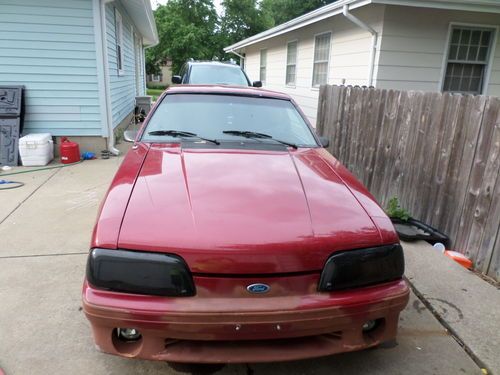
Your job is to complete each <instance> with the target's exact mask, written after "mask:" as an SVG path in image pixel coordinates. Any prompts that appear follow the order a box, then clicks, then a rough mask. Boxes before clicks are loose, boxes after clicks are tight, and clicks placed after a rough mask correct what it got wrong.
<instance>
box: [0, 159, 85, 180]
mask: <svg viewBox="0 0 500 375" xmlns="http://www.w3.org/2000/svg"><path fill="white" fill-rule="evenodd" d="M81 162H83V160H80V161H77V162H76V163H71V164H62V165H54V166H52V167H43V168H35V169H30V170H28V171H17V172H10V173H0V176H2V177H4V176H12V175H15V174H23V173H31V172H38V171H48V170H51V169H57V168H65V167H71V166H72V165H75V164H80V163H81Z"/></svg>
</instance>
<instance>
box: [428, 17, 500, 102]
mask: <svg viewBox="0 0 500 375" xmlns="http://www.w3.org/2000/svg"><path fill="white" fill-rule="evenodd" d="M453 26H465V27H476V28H479V29H492V30H493V31H494V35H493V40H492V41H491V43H492V44H491V50H490V51H489V56H488V65H487V66H486V71H485V72H484V81H483V89H482V92H481V94H482V95H486V94H487V92H488V87H489V85H490V78H491V71H492V69H493V63H494V62H495V51H496V50H495V48H496V46H497V43H498V32H499V30H500V28H499V27H498V26H497V25H488V24H481V23H465V22H450V23H449V25H448V33H447V35H446V38H447V39H446V44H445V48H444V54H443V62H442V65H441V73H440V74H441V76H440V78H439V83H438V85H439V86H438V91H439V92H443V86H444V79H445V74H446V68H447V66H448V55H449V53H450V45H451V32H452V30H453Z"/></svg>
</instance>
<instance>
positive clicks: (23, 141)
mask: <svg viewBox="0 0 500 375" xmlns="http://www.w3.org/2000/svg"><path fill="white" fill-rule="evenodd" d="M19 154H20V155H21V162H22V163H23V165H24V166H25V167H35V166H42V165H47V164H48V163H49V162H50V161H51V160H52V159H54V143H53V142H52V135H51V134H50V133H39V134H35V133H33V134H28V135H26V136H24V137H22V138H20V139H19Z"/></svg>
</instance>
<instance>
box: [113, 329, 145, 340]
mask: <svg viewBox="0 0 500 375" xmlns="http://www.w3.org/2000/svg"><path fill="white" fill-rule="evenodd" d="M116 331H117V334H118V337H119V338H120V339H122V340H125V341H137V340H139V339H140V338H141V333H140V332H139V331H138V330H137V329H135V328H117V329H116Z"/></svg>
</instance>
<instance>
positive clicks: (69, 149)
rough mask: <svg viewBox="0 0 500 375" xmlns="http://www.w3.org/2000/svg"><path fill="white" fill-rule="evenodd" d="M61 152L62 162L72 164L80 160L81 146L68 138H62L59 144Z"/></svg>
mask: <svg viewBox="0 0 500 375" xmlns="http://www.w3.org/2000/svg"><path fill="white" fill-rule="evenodd" d="M59 154H60V155H61V163H63V164H72V163H76V162H79V161H80V146H78V143H76V142H71V141H70V140H69V139H68V138H66V137H63V138H62V139H61V145H60V146H59Z"/></svg>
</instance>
